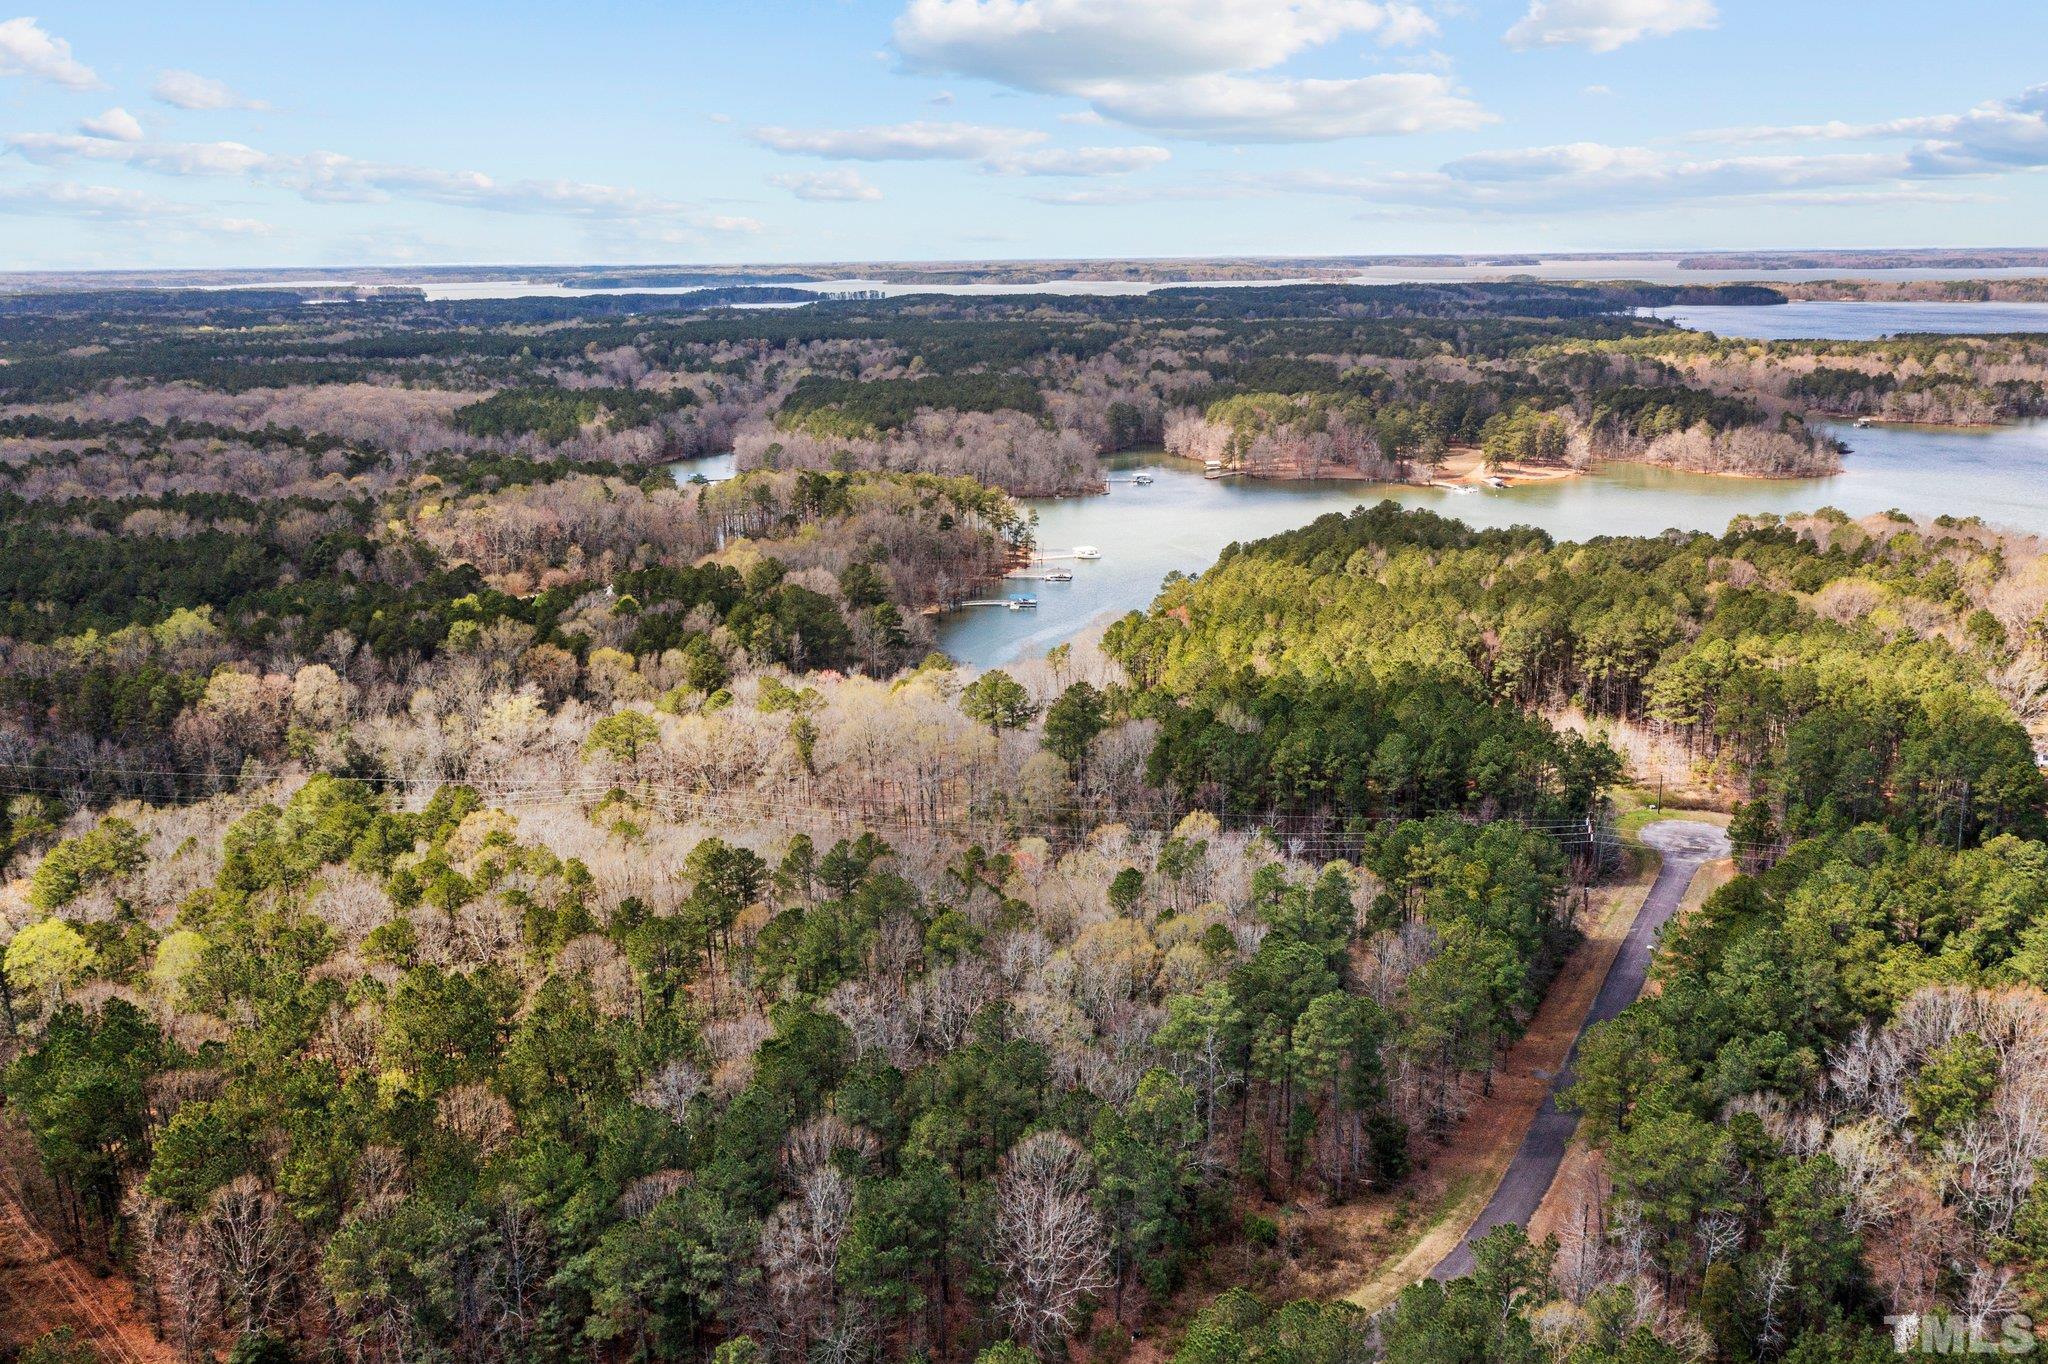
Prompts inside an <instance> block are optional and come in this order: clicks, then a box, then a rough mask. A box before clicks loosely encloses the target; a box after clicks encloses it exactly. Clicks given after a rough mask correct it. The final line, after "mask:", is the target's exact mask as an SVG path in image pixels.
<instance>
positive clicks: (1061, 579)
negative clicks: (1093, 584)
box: [1045, 568, 1074, 583]
mask: <svg viewBox="0 0 2048 1364" xmlns="http://www.w3.org/2000/svg"><path fill="white" fill-rule="evenodd" d="M1045 580H1046V581H1047V582H1049V583H1070V582H1072V581H1074V574H1073V571H1072V570H1070V569H1065V568H1056V569H1054V570H1053V571H1052V572H1050V573H1048V574H1046V575H1045Z"/></svg>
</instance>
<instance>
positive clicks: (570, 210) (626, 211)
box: [7, 133, 761, 232]
mask: <svg viewBox="0 0 2048 1364" xmlns="http://www.w3.org/2000/svg"><path fill="white" fill-rule="evenodd" d="M7 146H8V149H9V150H10V151H12V152H14V153H15V154H16V155H18V156H20V157H22V158H23V159H24V160H27V161H31V162H34V163H35V164H37V165H44V166H61V165H70V164H75V163H77V162H81V161H85V162H98V163H101V164H114V165H123V166H129V167H133V168H135V169H137V170H144V171H150V172H153V173H155V174H158V175H166V176H177V177H213V178H234V179H241V180H245V181H247V182H249V183H251V184H256V185H263V186H268V187H271V188H276V189H283V190H288V191H290V192H293V193H296V194H298V195H299V196H301V197H302V198H305V199H308V200H311V201H312V202H314V203H388V202H391V201H393V200H410V201H415V202H423V203H436V204H450V205H454V206H456V207H459V208H473V209H481V210H484V211H487V212H493V213H519V214H537V215H547V216H555V217H565V218H587V219H592V220H604V221H614V222H628V221H633V220H645V221H648V222H669V223H680V224H683V225H686V226H689V227H692V228H700V229H703V230H705V231H712V232H753V231H756V230H758V229H759V228H760V226H761V225H760V224H759V223H758V222H756V221H754V220H753V219H751V218H745V217H738V216H732V215H725V214H715V213H710V212H707V211H705V210H702V209H699V208H697V207H695V206H693V205H690V204H688V203H684V202H681V201H678V200H674V199H669V198H665V197H663V196H661V195H656V194H649V193H647V192H646V191H644V190H638V189H631V188H626V187H622V186H618V185H603V184H593V183H590V182H587V181H581V180H551V179H534V180H499V179H496V178H495V177H493V176H489V175H486V174H484V173H483V172H482V171H471V170H442V169H440V168H438V167H434V166H411V165H405V164H401V163H392V162H382V161H366V160H363V159H362V158H360V157H354V156H345V155H342V154H341V153H339V152H328V151H316V152H304V153H291V154H280V153H273V152H265V151H261V150H259V149H257V148H255V147H251V146H247V145H245V144H243V143H240V142H149V141H142V142H122V141H117V140H114V139H110V138H103V137H82V136H73V135H70V134H64V133H18V134H16V135H15V136H13V137H11V138H9V139H8V140H7Z"/></svg>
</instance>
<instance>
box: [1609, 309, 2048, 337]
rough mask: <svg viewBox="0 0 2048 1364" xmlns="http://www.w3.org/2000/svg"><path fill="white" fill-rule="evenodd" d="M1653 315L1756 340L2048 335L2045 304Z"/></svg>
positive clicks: (1658, 312) (1656, 311) (1656, 312)
mask: <svg viewBox="0 0 2048 1364" xmlns="http://www.w3.org/2000/svg"><path fill="white" fill-rule="evenodd" d="M1643 311H1644V312H1645V313H1646V314H1648V315H1649V316H1652V317H1661V318H1664V319H1666V320H1667V321H1671V322H1676V323H1677V324H1678V325H1679V326H1681V327H1691V328H1694V329H1695V330H1698V331H1707V332H1715V333H1717V334H1719V335H1721V336H1741V337H1751V338H1754V339H1756V340H1760V341H1788V340H1812V339H1816V338H1819V339H1826V340H1835V341H1872V340H1875V339H1876V338H1878V337H1880V336H1897V335H1900V334H1901V333H1906V332H1945V333H1948V334H1951V335H1953V334H1955V333H1957V332H2048V303H1783V304H1773V305H1771V306H1769V307H1763V308H1730V307H1726V306H1723V305H1721V304H1702V305H1700V306H1697V307H1693V306H1682V307H1671V308H1646V309H1644V310H1643Z"/></svg>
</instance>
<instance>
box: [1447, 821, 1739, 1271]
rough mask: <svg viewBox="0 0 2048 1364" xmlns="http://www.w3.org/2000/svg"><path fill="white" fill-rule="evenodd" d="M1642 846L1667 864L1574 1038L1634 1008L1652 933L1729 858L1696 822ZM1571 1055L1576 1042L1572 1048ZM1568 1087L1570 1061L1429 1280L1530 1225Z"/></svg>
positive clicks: (1649, 836) (1661, 831)
mask: <svg viewBox="0 0 2048 1364" xmlns="http://www.w3.org/2000/svg"><path fill="white" fill-rule="evenodd" d="M1642 839H1643V842H1645V843H1647V844H1649V845H1650V846H1651V847H1652V848H1655V849H1656V850H1657V852H1658V853H1659V854H1661V855H1662V857H1663V859H1664V862H1663V865H1662V866H1661V867H1660V868H1658V871H1657V880H1656V882H1655V883H1654V884H1653V885H1652V886H1651V887H1650V893H1649V894H1648V895H1645V896H1644V897H1643V906H1642V908H1641V909H1639V910H1637V911H1636V921H1635V923H1634V924H1633V925H1632V926H1631V927H1630V928H1629V931H1628V937H1627V938H1626V939H1624V940H1623V942H1622V944H1621V950H1620V951H1619V952H1617V953H1616V954H1615V957H1614V964H1613V965H1611V966H1609V967H1608V968H1607V979H1605V980H1603V981H1602V982H1600V993H1599V995H1597V996H1596V997H1595V998H1594V1000H1593V1007H1592V1009H1591V1010H1589V1011H1588V1012H1587V1014H1586V1021H1585V1023H1583V1024H1582V1025H1581V1026H1580V1028H1579V1037H1581V1038H1583V1037H1584V1036H1585V1035H1586V1032H1585V1030H1586V1029H1587V1028H1590V1027H1592V1026H1593V1025H1594V1024H1595V1023H1604V1022H1606V1021H1607V1020H1608V1019H1610V1018H1612V1017H1614V1016H1615V1015H1616V1014H1618V1013H1620V1012H1621V1011H1622V1010H1623V1009H1625V1008H1627V1007H1628V1006H1629V1005H1630V1004H1631V1003H1633V1002H1634V1000H1635V997H1636V996H1637V995H1639V994H1641V993H1642V989H1643V981H1644V979H1645V978H1646V977H1647V976H1648V975H1649V971H1650V951H1651V949H1652V948H1653V947H1654V946H1655V945H1656V941H1657V930H1658V929H1660V928H1662V927H1663V926H1664V924H1665V923H1666V922H1667V921H1668V920H1669V919H1670V918H1671V916H1672V915H1673V914H1675V913H1677V912H1678V906H1679V903H1680V902H1681V901H1682V900H1684V899H1685V888H1686V887H1687V886H1689V885H1691V884H1692V878H1693V874H1694V873H1695V872H1697V871H1698V870H1699V869H1700V868H1701V867H1703V866H1705V865H1706V864H1707V863H1709V862H1715V861H1719V860H1720V859H1721V858H1724V857H1726V856H1728V835H1727V834H1726V833H1725V832H1723V831H1722V830H1721V829H1719V828H1717V827H1715V826H1714V825H1712V824H1702V823H1699V822H1697V821H1694V820H1679V819H1669V820H1664V821H1662V822H1660V823H1657V824H1652V825H1650V826H1649V827H1647V828H1645V829H1644V830H1643V833H1642ZM1572 1051H1573V1053H1574V1054H1576V1053H1577V1051H1578V1042H1577V1041H1576V1040H1574V1041H1573V1043H1572ZM1571 1082H1572V1067H1571V1058H1570V1057H1569V1056H1568V1057H1566V1058H1565V1064H1564V1068H1563V1070H1561V1071H1560V1072H1559V1073H1558V1074H1557V1076H1556V1077H1555V1078H1553V1079H1552V1080H1551V1082H1550V1092H1549V1093H1548V1094H1547V1095H1545V1096H1544V1099H1543V1107H1542V1108H1540V1109H1538V1110H1537V1112H1536V1120H1535V1121H1534V1122H1532V1123H1531V1124H1530V1125H1529V1130H1528V1132H1527V1133H1525V1134H1524V1135H1523V1137H1522V1145H1521V1147H1520V1148H1519V1149H1518V1150H1516V1152H1515V1158H1514V1160H1512V1161H1511V1162H1509V1164H1508V1170H1507V1173H1506V1174H1505V1175H1503V1176H1501V1181H1500V1187H1499V1188H1497V1189H1495V1190H1494V1191H1493V1197H1492V1198H1491V1199H1489V1200H1488V1201H1487V1204H1486V1207H1485V1209H1484V1210H1483V1211H1482V1212H1481V1213H1480V1214H1479V1218H1478V1220H1477V1221H1475V1222H1473V1224H1472V1229H1471V1230H1470V1231H1467V1232H1466V1233H1465V1239H1464V1240H1462V1241H1460V1242H1459V1243H1458V1247H1457V1249H1456V1250H1453V1251H1452V1252H1451V1253H1450V1254H1448V1255H1446V1256H1444V1258H1443V1259H1442V1260H1440V1261H1438V1262H1437V1266H1436V1268H1435V1269H1433V1270H1431V1271H1430V1272H1429V1276H1430V1277H1431V1278H1432V1279H1455V1278H1457V1277H1458V1276H1460V1275H1462V1274H1469V1273H1471V1272H1472V1243H1473V1242H1474V1241H1476V1240H1478V1239H1479V1238H1480V1237H1482V1236H1484V1235H1486V1233H1488V1232H1489V1231H1492V1230H1493V1229H1494V1228H1495V1227H1499V1226H1506V1225H1507V1224H1508V1223H1510V1222H1512V1223H1514V1224H1515V1225H1516V1226H1522V1227H1526V1226H1528V1225H1529V1219H1530V1218H1531V1217H1533V1216H1535V1215H1536V1208H1537V1205H1539V1204H1540V1203H1542V1202H1543V1195H1544V1194H1546V1193H1548V1192H1549V1191H1550V1182H1551V1181H1552V1180H1553V1179H1555V1178H1557V1167H1558V1166H1559V1165H1561V1164H1563V1163H1564V1149H1565V1147H1566V1146H1568V1145H1570V1144H1571V1139H1572V1131H1573V1129H1574V1128H1576V1127H1577V1126H1578V1125H1579V1118H1578V1115H1577V1114H1576V1113H1566V1112H1565V1111H1563V1110H1562V1109H1560V1108H1559V1107H1558V1106H1557V1093H1558V1091H1559V1090H1561V1089H1564V1088H1566V1087H1567V1086H1569V1085H1570V1084H1571Z"/></svg>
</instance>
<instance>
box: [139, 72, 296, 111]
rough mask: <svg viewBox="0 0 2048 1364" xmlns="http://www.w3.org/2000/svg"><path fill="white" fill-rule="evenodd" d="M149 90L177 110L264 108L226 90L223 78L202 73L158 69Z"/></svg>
mask: <svg viewBox="0 0 2048 1364" xmlns="http://www.w3.org/2000/svg"><path fill="white" fill-rule="evenodd" d="M149 93H150V94H152V95H154V96H155V97H156V98H157V99H158V100H160V101H161V102H163V103H165V104H168V105H171V106H172V107H173V108H178V109H268V108H269V107H270V106H269V105H268V104H265V103H264V102H263V101H262V100H260V99H250V98H249V97H248V96H247V95H243V94H238V93H236V92H235V91H234V90H232V89H230V88H229V87H228V85H227V83H226V82H225V81H217V80H215V79H213V78H212V77H211V76H202V75H200V74H199V73H198V72H196V71H163V72H159V73H158V75H157V78H156V84H155V85H152V86H151V87H150V88H149Z"/></svg>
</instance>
